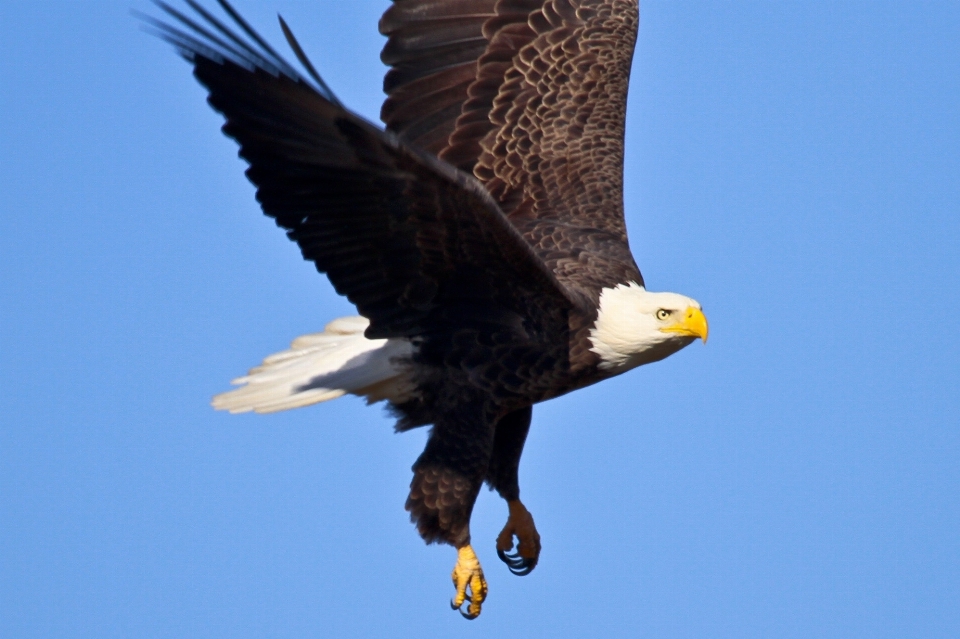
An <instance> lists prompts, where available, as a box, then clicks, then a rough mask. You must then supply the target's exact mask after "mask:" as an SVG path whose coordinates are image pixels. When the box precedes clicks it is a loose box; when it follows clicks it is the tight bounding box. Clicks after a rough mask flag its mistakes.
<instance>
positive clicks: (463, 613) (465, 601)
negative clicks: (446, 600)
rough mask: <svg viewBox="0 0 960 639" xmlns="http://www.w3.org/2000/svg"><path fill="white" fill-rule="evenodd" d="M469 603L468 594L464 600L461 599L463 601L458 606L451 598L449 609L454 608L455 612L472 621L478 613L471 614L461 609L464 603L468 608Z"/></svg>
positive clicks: (468, 608)
mask: <svg viewBox="0 0 960 639" xmlns="http://www.w3.org/2000/svg"><path fill="white" fill-rule="evenodd" d="M469 604H470V597H469V596H468V597H467V598H466V599H464V600H463V603H462V604H460V605H459V606H458V605H457V604H455V603H453V599H451V600H450V609H451V610H456V611H457V612H459V613H460V615H461V616H462V617H463V618H464V619H470V620H471V621H472V620H474V619H476V618H477V617H479V616H480V615H479V614H476V615H472V614H470V613H469V612H464V611H463V606H464V605H467V610H470V607H469Z"/></svg>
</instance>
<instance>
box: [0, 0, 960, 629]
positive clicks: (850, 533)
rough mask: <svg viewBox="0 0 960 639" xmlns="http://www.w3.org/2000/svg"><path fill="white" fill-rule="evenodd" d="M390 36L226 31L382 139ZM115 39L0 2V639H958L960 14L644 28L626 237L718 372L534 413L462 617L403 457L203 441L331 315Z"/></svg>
mask: <svg viewBox="0 0 960 639" xmlns="http://www.w3.org/2000/svg"><path fill="white" fill-rule="evenodd" d="M207 4H212V3H211V2H208V3H207ZM387 5H388V2H386V0H376V1H374V0H370V1H359V0H356V1H351V2H346V1H340V2H332V1H326V0H316V1H313V2H294V1H292V0H266V1H263V2H254V1H253V0H243V1H240V0H237V6H238V7H239V8H240V9H241V10H242V12H243V13H244V14H245V15H246V16H247V17H248V18H249V19H250V21H251V22H252V23H253V24H255V25H256V26H257V27H258V28H259V29H260V30H261V31H262V32H263V33H264V34H265V35H268V36H269V37H270V39H271V40H272V41H273V42H274V43H276V44H278V45H280V44H282V43H283V40H282V36H281V35H280V32H279V28H278V27H277V26H276V21H275V14H276V12H277V11H280V12H282V13H283V15H284V16H285V17H286V18H287V20H288V21H289V22H290V24H291V25H292V26H293V28H294V31H295V32H296V33H297V35H298V37H299V38H300V40H301V42H302V43H303V44H304V47H305V48H306V50H307V52H308V53H309V54H310V55H311V57H312V58H313V60H314V62H315V63H316V66H317V67H318V68H319V69H320V71H321V72H322V73H323V74H324V75H325V77H326V79H327V80H328V82H329V83H330V84H331V86H332V87H333V88H334V89H335V90H336V91H337V92H338V94H339V95H340V97H341V99H342V100H343V101H344V102H345V103H346V104H348V105H350V106H351V107H353V108H354V109H356V110H357V111H359V112H360V113H361V114H363V115H365V116H366V117H368V118H371V119H376V117H377V113H378V110H379V104H380V101H381V99H382V94H381V92H380V82H381V78H382V74H383V71H384V68H383V67H382V66H381V64H380V62H379V59H378V53H379V50H380V47H381V46H382V44H383V39H382V38H381V37H380V36H379V35H378V34H377V30H376V24H377V19H378V17H379V15H380V13H381V12H382V11H383V10H384V9H385V8H386V6H387ZM132 7H136V8H140V9H146V10H148V11H149V10H150V9H149V5H148V4H147V3H146V2H143V3H142V4H138V3H137V2H128V1H117V2H52V1H38V0H30V1H27V0H21V1H16V0H6V1H4V2H2V3H0V169H2V170H0V636H2V637H10V638H11V639H13V638H18V639H28V638H34V637H57V638H66V637H83V638H91V639H94V638H95V639H108V638H129V637H146V638H153V637H156V638H160V637H163V638H167V637H170V638H173V637H176V638H198V639H199V638H203V639H214V638H220V637H223V638H245V637H250V638H263V637H334V636H343V637H346V636H350V637H412V636H432V637H452V636H455V634H454V633H456V636H462V637H478V636H485V637H486V636H497V637H658V638H660V637H663V638H673V637H678V638H679V637H690V638H702V637H711V638H714V637H730V638H738V639H739V638H750V637H777V638H793V637H796V638H804V639H806V638H809V637H818V638H827V637H837V638H849V637H890V638H897V639H902V638H905V637H918V638H921V637H922V638H924V639H931V638H938V637H957V636H960V419H958V413H960V364H958V362H960V329H958V316H960V303H958V295H960V294H958V290H960V3H956V2H952V1H951V2H913V1H909V2H907V1H904V2H844V1H830V2H813V1H804V2H753V3H694V2H662V1H660V2H657V1H654V0H646V1H645V2H643V5H642V7H641V27H640V40H639V45H638V48H637V54H638V55H637V58H636V61H635V64H634V69H633V78H632V91H631V94H630V104H629V110H628V127H627V163H626V208H627V212H628V213H627V215H628V219H627V221H628V225H629V228H630V233H631V244H632V247H633V250H634V252H635V254H636V256H637V261H638V263H639V264H640V267H641V269H642V270H643V273H644V275H645V277H646V279H647V283H648V286H649V287H650V288H651V289H654V290H674V291H679V292H683V293H686V294H688V295H691V296H693V297H695V298H697V299H698V300H700V301H701V302H702V304H703V306H704V309H705V310H706V312H707V316H708V317H709V319H710V325H711V335H710V342H709V344H707V345H706V346H702V345H700V344H695V345H692V346H691V347H689V348H688V349H686V350H684V351H683V352H681V353H680V354H678V355H675V356H674V357H672V358H670V359H669V360H667V361H665V362H662V363H659V364H656V365H653V366H649V367H645V368H643V369H640V370H636V371H633V372H631V373H628V374H626V375H624V376H622V377H620V378H618V379H616V380H613V381H610V382H607V383H604V384H601V385H599V386H596V387H593V388H589V389H586V390H584V391H580V392H577V393H575V394H573V395H571V396H568V397H564V398H561V399H558V400H555V401H552V402H549V403H548V404H546V405H541V406H538V407H537V408H536V409H535V411H534V423H533V428H532V431H531V434H530V438H529V440H528V443H527V448H526V451H525V454H524V459H523V464H522V466H521V485H522V487H523V497H524V501H525V502H526V503H527V504H528V506H529V508H530V510H531V512H533V514H534V516H535V517H536V521H537V525H538V527H539V529H540V532H541V534H542V535H543V544H544V550H543V555H542V559H541V562H540V565H539V566H538V567H537V569H536V571H534V572H533V574H531V575H530V576H528V577H524V578H518V577H514V576H512V575H510V574H509V573H508V572H507V570H506V568H505V567H504V566H503V565H502V564H501V563H500V562H499V561H498V560H497V558H496V554H495V552H494V539H495V536H496V533H497V532H498V531H499V530H500V527H501V526H502V525H503V522H504V520H505V517H506V508H505V506H504V504H503V503H502V501H500V499H499V498H497V497H496V496H495V495H494V494H491V493H488V492H487V491H484V492H483V493H482V494H481V496H480V499H479V501H478V505H477V508H476V511H475V513H474V518H473V533H474V541H475V545H476V548H477V551H478V553H479V555H480V559H481V561H482V562H484V566H485V568H486V574H487V578H488V580H489V583H490V596H489V599H488V601H487V603H486V605H485V606H484V612H483V615H482V617H481V618H480V619H479V620H477V621H474V622H466V621H464V620H462V619H461V618H460V616H459V615H457V614H456V613H454V612H451V611H450V610H449V608H448V607H447V601H448V599H449V598H450V596H451V595H452V594H453V589H452V586H451V584H450V578H449V574H450V569H451V568H452V565H453V562H454V558H455V553H454V551H453V550H452V549H451V548H449V547H426V546H424V545H423V543H422V542H421V541H420V539H419V537H418V536H417V534H416V531H415V530H414V528H413V527H412V526H411V525H410V523H409V522H408V519H407V514H406V513H405V512H404V510H403V503H404V499H405V496H406V493H407V487H408V484H409V480H410V465H411V464H412V463H413V461H414V459H416V457H417V455H418V454H419V452H420V449H421V448H422V446H423V443H424V441H425V435H426V433H425V432H423V431H418V432H413V433H408V434H406V435H394V434H393V433H392V430H391V425H392V421H391V420H390V419H389V418H388V417H387V416H385V415H384V411H383V410H382V409H381V408H380V407H366V406H364V405H363V404H362V402H361V401H360V400H358V399H356V398H347V399H341V400H337V401H336V402H332V403H329V404H324V405H320V406H314V407H310V408H307V409H301V410H298V411H294V412H291V413H287V414H280V415H275V416H250V415H245V416H231V415H227V414H222V413H218V412H215V411H213V410H212V409H211V408H210V406H209V400H210V397H211V396H212V395H213V394H215V393H217V392H220V391H222V390H225V389H226V388H227V387H228V381H229V380H230V379H231V378H232V377H235V376H237V375H239V374H241V373H243V372H244V371H245V370H246V369H247V368H248V367H250V366H251V365H254V364H256V363H258V362H259V361H260V359H261V358H262V357H263V356H264V355H267V354H269V353H272V352H275V351H278V350H282V349H283V348H285V347H286V345H287V344H288V343H289V341H290V339H292V338H294V337H296V336H297V335H300V334H303V333H308V332H314V331H317V330H319V329H320V328H321V327H322V326H323V325H324V323H325V322H326V321H328V320H329V319H331V318H334V317H337V316H341V315H345V314H350V313H352V308H351V307H350V306H349V305H348V304H347V303H346V302H345V301H344V300H343V299H341V298H338V297H337V296H336V295H335V294H334V293H333V290H332V288H331V287H330V285H329V284H328V282H327V281H326V280H325V278H323V277H321V276H319V275H317V273H316V272H315V271H314V270H313V267H312V265H311V264H309V263H306V262H303V261H302V260H301V258H300V255H299V252H298V250H297V248H296V247H295V246H294V245H293V244H291V243H289V242H288V241H287V240H286V238H285V237H284V235H283V233H282V232H281V231H280V230H278V229H277V228H275V227H274V225H273V223H272V222H271V221H270V220H268V219H267V218H265V217H264V216H262V215H261V213H260V211H259V209H258V207H257V205H256V204H255V202H254V199H253V188H252V186H251V185H250V184H249V183H248V182H247V181H246V179H245V178H244V176H243V169H244V165H243V163H242V162H241V161H240V160H239V159H237V155H236V150H237V149H236V145H235V143H234V142H233V141H231V140H228V139H227V138H225V137H224V136H223V135H222V134H221V133H220V132H219V127H220V124H221V119H220V116H218V115H217V114H215V113H214V112H212V111H211V110H210V109H209V108H208V107H207V106H206V104H205V103H204V97H205V96H204V93H203V91H202V90H201V88H200V86H199V85H198V84H197V83H196V82H195V81H194V80H193V79H192V77H191V76H190V68H189V67H188V65H187V64H186V63H184V62H183V61H182V60H180V59H179V58H178V57H177V56H176V55H174V53H173V52H172V51H171V49H170V47H168V46H167V45H165V44H164V43H162V42H160V41H157V40H155V39H153V38H151V37H149V36H148V35H145V34H144V33H142V32H141V31H140V30H139V29H138V26H137V23H136V21H135V20H134V19H133V18H132V17H131V16H130V14H129V10H130V9H131V8H132Z"/></svg>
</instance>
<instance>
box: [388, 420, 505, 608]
mask: <svg viewBox="0 0 960 639" xmlns="http://www.w3.org/2000/svg"><path fill="white" fill-rule="evenodd" d="M495 423H496V421H495V418H494V417H493V416H492V415H491V411H487V410H485V407H482V406H481V407H480V408H479V409H478V408H477V407H476V406H469V405H468V406H463V407H460V408H458V409H455V410H449V411H445V412H444V413H443V414H442V415H441V418H440V419H438V420H437V421H436V422H435V423H434V427H433V430H432V432H431V433H430V439H429V440H428V441H427V447H426V448H425V449H424V451H423V453H422V454H421V455H420V457H419V459H417V461H416V463H415V464H414V465H413V481H412V482H411V483H410V495H409V497H408V498H407V504H406V508H407V510H408V511H409V512H410V519H411V521H413V522H414V523H415V524H416V526H417V530H418V532H419V533H420V536H421V537H423V539H424V541H426V542H427V543H445V544H450V545H451V546H453V547H455V548H456V549H457V563H456V566H455V567H454V569H453V575H452V577H453V585H454V587H456V589H457V592H456V595H455V596H454V599H453V601H451V606H452V607H453V608H454V609H455V610H460V607H461V606H462V605H463V604H464V602H468V603H469V605H468V606H467V609H466V611H463V610H461V611H460V612H461V614H463V616H464V617H466V618H467V619H475V618H476V617H477V616H479V615H480V607H481V605H482V604H483V601H484V599H486V596H487V582H486V579H484V576H483V569H482V568H481V567H480V561H479V560H478V559H477V555H476V553H475V552H474V551H473V548H472V547H471V546H470V515H471V514H472V512H473V505H474V502H476V499H477V494H478V493H479V492H480V487H481V486H483V480H484V477H485V476H486V472H487V468H488V467H489V463H490V454H491V452H492V450H493V433H494V424H495Z"/></svg>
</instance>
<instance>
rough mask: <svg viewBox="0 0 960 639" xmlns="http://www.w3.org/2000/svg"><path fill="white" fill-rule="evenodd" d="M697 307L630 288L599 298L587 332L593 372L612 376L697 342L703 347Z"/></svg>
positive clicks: (703, 327) (618, 288) (604, 292)
mask: <svg viewBox="0 0 960 639" xmlns="http://www.w3.org/2000/svg"><path fill="white" fill-rule="evenodd" d="M707 332H708V327H707V318H706V316H705V315H704V314H703V309H701V307H700V303H699V302H697V301H696V300H695V299H692V298H689V297H687V296H685V295H679V294H677V293H652V292H650V291H648V290H647V289H645V288H644V287H642V286H640V285H639V284H637V283H636V282H630V283H629V284H619V285H617V286H615V287H613V288H605V289H603V290H602V291H601V292H600V304H599V307H598V309H597V320H596V322H595V324H594V327H593V328H592V329H591V330H590V341H591V342H592V344H593V348H591V349H590V350H592V351H593V352H594V353H596V354H597V355H599V356H600V364H599V365H598V367H599V368H600V369H601V370H603V371H605V372H608V373H612V374H618V373H622V372H624V371H627V370H629V369H631V368H634V367H636V366H640V365H641V364H649V363H650V362H656V361H659V360H661V359H663V358H664V357H667V356H669V355H672V354H673V353H676V352H677V351H679V350H680V349H681V348H683V347H684V346H687V345H689V344H691V343H692V342H693V341H694V340H696V339H697V338H698V337H699V338H700V339H702V340H703V341H704V342H706V341H707Z"/></svg>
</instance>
